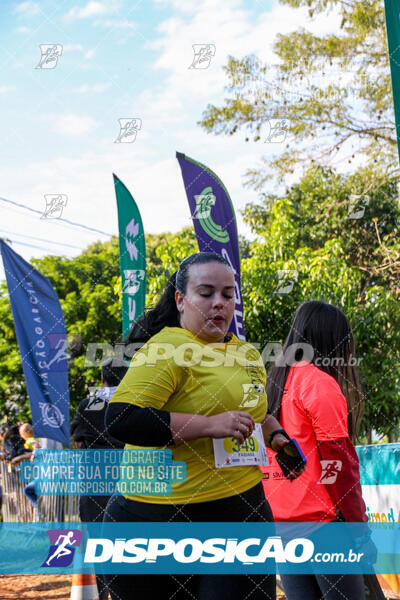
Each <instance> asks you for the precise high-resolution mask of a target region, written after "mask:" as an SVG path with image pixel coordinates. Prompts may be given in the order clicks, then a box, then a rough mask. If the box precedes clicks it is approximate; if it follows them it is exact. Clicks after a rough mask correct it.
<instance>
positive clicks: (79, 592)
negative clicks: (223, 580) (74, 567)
mask: <svg viewBox="0 0 400 600" xmlns="http://www.w3.org/2000/svg"><path fill="white" fill-rule="evenodd" d="M70 600H99V592H98V591H97V583H96V576H95V575H93V574H92V573H90V574H87V575H83V574H76V575H75V574H74V575H72V586H71V598H70Z"/></svg>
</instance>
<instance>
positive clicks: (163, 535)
mask: <svg viewBox="0 0 400 600" xmlns="http://www.w3.org/2000/svg"><path fill="white" fill-rule="evenodd" d="M356 533H359V524H357V523H312V524H311V523H265V522H247V523H214V522H206V523H187V522H182V523H171V522H170V523H139V522H129V523H115V522H114V523H110V522H108V523H80V522H72V523H3V525H2V528H1V531H0V557H1V558H0V574H3V573H14V574H15V573H47V574H50V573H53V574H54V573H93V571H95V572H96V573H112V574H115V573H126V574H133V573H142V574H143V573H146V574H148V575H152V574H156V573H170V574H171V573H188V574H200V573H209V574H235V575H238V574H241V573H242V574H246V575H251V574H254V573H265V574H267V573H276V572H277V571H279V573H323V574H328V573H340V574H342V575H344V574H350V573H365V574H367V573H370V574H371V573H374V572H376V573H396V572H399V569H400V535H399V534H400V529H399V526H396V525H395V526H394V527H393V528H391V529H387V528H386V527H385V526H384V525H382V523H379V524H375V525H372V526H371V534H372V541H373V544H375V545H376V549H377V554H376V552H375V551H374V552H373V553H371V548H374V546H373V544H371V542H369V541H365V540H364V539H363V538H358V537H356V535H354V534H356Z"/></svg>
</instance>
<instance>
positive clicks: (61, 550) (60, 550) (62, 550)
mask: <svg viewBox="0 0 400 600" xmlns="http://www.w3.org/2000/svg"><path fill="white" fill-rule="evenodd" d="M73 537H74V532H73V531H69V532H68V533H67V534H66V535H60V536H59V537H58V539H57V541H56V544H60V545H59V546H57V549H56V551H55V552H54V553H53V554H52V555H51V556H50V558H48V559H47V560H46V565H48V566H50V563H51V561H52V560H53V558H56V557H59V558H61V557H62V556H67V555H68V554H72V550H71V548H67V546H68V544H76V543H77V541H78V540H74V539H72V538H73ZM61 539H62V540H63V541H62V542H61Z"/></svg>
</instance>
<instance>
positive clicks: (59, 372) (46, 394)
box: [0, 240, 70, 447]
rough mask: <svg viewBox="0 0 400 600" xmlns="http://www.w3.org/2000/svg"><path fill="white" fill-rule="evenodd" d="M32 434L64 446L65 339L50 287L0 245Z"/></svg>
mask: <svg viewBox="0 0 400 600" xmlns="http://www.w3.org/2000/svg"><path fill="white" fill-rule="evenodd" d="M0 249H1V254H2V258H3V263H4V270H5V273H6V279H7V287H8V293H9V296H10V304H11V311H12V315H13V318H14V325H15V333H16V336H17V341H18V346H19V351H20V354H21V360H22V368H23V370H24V375H25V381H26V388H27V391H28V395H29V403H30V407H31V414H32V424H33V430H34V434H35V436H37V437H44V438H50V439H53V440H57V441H59V442H61V443H62V444H65V445H66V446H68V447H69V445H70V442H69V391H68V361H67V337H66V333H65V323H64V314H63V311H62V308H61V305H60V301H59V299H58V296H57V294H56V292H55V290H54V288H53V286H52V285H51V283H50V282H49V281H48V279H46V277H44V276H43V275H42V274H41V273H39V271H37V270H36V269H35V268H34V267H33V266H32V265H30V264H29V263H27V262H26V261H25V260H24V259H23V258H22V257H21V256H19V255H18V254H16V253H15V252H14V251H13V250H12V249H11V248H10V246H8V245H7V244H6V243H5V242H4V241H2V240H0Z"/></svg>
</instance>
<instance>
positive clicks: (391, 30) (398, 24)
mask: <svg viewBox="0 0 400 600" xmlns="http://www.w3.org/2000/svg"><path fill="white" fill-rule="evenodd" d="M385 15H386V31H387V37H388V45H389V58H390V72H391V75H392V89H393V102H394V114H395V118H396V134H397V148H398V151H399V156H400V145H399V142H400V4H399V0H385Z"/></svg>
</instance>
